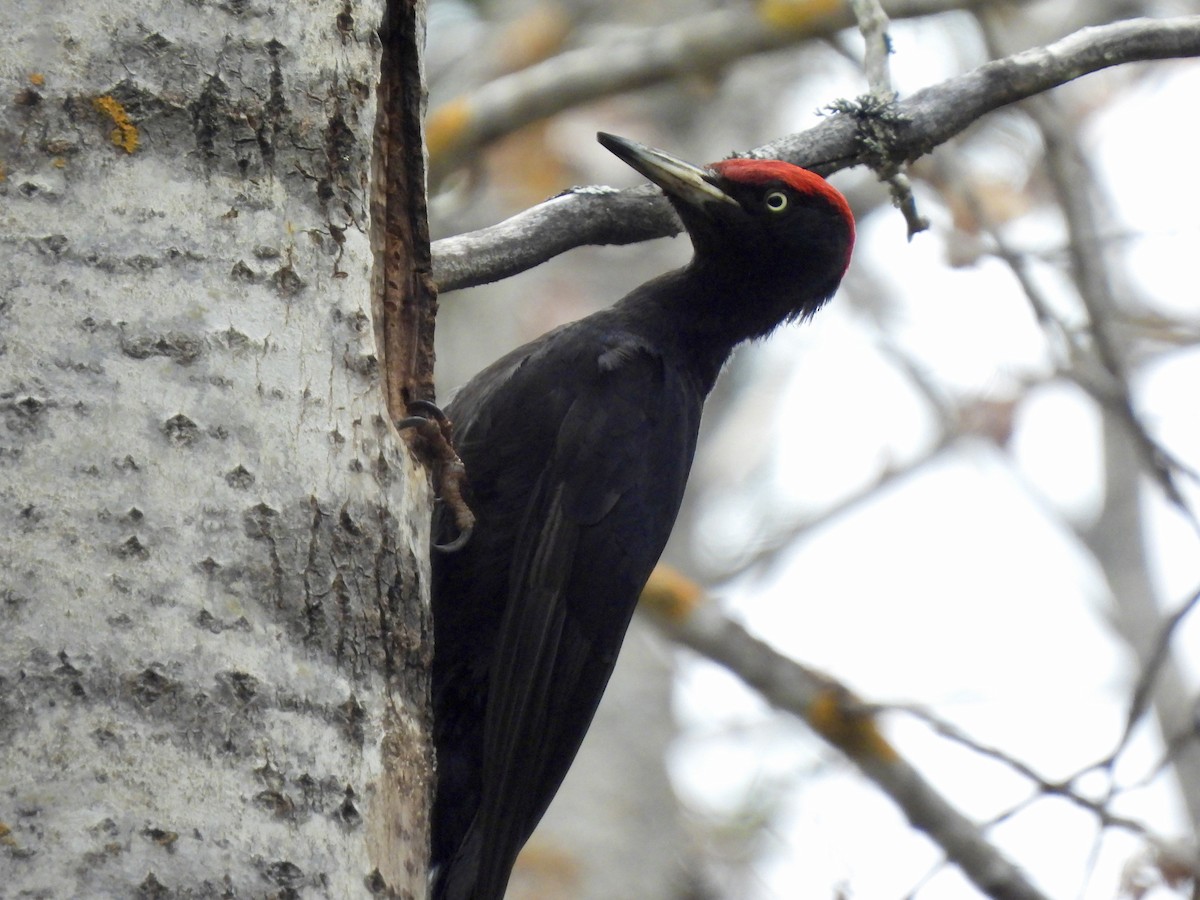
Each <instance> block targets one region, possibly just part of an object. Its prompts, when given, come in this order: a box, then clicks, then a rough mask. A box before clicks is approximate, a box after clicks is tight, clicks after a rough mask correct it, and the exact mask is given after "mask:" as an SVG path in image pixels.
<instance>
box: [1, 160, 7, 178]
mask: <svg viewBox="0 0 1200 900" xmlns="http://www.w3.org/2000/svg"><path fill="white" fill-rule="evenodd" d="M6 178H8V168H7V167H6V166H5V165H4V163H2V162H0V181H4V180H5V179H6Z"/></svg>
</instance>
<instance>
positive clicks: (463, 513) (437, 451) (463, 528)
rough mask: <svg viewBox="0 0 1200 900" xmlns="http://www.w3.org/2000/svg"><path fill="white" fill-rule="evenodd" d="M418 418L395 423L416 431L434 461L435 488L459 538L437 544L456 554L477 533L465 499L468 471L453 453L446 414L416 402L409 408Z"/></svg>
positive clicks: (472, 515)
mask: <svg viewBox="0 0 1200 900" xmlns="http://www.w3.org/2000/svg"><path fill="white" fill-rule="evenodd" d="M408 409H409V410H410V411H415V412H416V413H417V415H410V416H405V417H404V418H403V419H400V420H399V421H398V422H396V429H397V430H398V431H404V430H405V429H408V428H412V429H415V430H416V432H417V434H419V435H420V436H421V437H422V438H423V439H424V441H425V445H426V447H428V449H429V453H430V456H431V457H432V461H433V484H434V490H435V491H436V492H437V496H438V498H439V499H440V500H441V501H442V502H443V503H445V504H446V505H447V506H449V507H450V511H451V512H452V513H453V515H454V524H455V526H456V527H457V528H458V536H457V537H456V538H455V539H454V540H452V541H449V542H447V543H445V544H434V545H433V546H434V548H435V549H437V550H440V551H442V552H443V553H453V552H454V551H456V550H461V549H462V548H463V547H465V546H466V544H467V541H469V540H470V539H471V532H472V531H473V530H474V529H475V514H474V513H473V512H471V508H470V507H469V506H468V505H467V501H466V500H465V499H464V498H463V486H464V485H465V484H466V482H467V469H466V467H465V466H464V465H463V462H462V460H461V459H459V458H458V453H457V451H455V449H454V432H453V426H452V425H451V422H450V420H449V419H448V418H446V414H445V413H444V412H442V411H441V409H440V408H439V407H438V406H437V405H436V404H433V403H430V402H429V401H428V400H413V401H412V402H411V403H409V404H408Z"/></svg>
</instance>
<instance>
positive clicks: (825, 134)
mask: <svg viewBox="0 0 1200 900" xmlns="http://www.w3.org/2000/svg"><path fill="white" fill-rule="evenodd" d="M1192 56H1200V16H1180V17H1178V18H1171V19H1130V20H1127V21H1123V22H1116V23H1113V24H1111V25H1103V26H1096V27H1093V28H1084V29H1082V30H1080V31H1077V32H1075V33H1074V34H1071V35H1068V36H1067V37H1065V38H1063V39H1062V40H1060V41H1057V42H1055V43H1053V44H1050V45H1048V46H1046V47H1036V48H1033V49H1030V50H1026V51H1023V52H1021V53H1017V54H1015V55H1013V56H1010V57H1007V58H1005V59H999V60H995V61H994V62H990V63H987V64H985V65H983V66H980V67H979V68H977V69H974V70H973V71H971V72H968V73H966V74H964V75H959V76H957V77H955V78H951V79H949V80H947V81H944V82H942V83H941V84H939V85H935V86H933V87H929V88H926V89H924V90H922V91H919V92H917V93H916V94H914V95H913V96H911V97H909V98H908V99H906V100H904V101H902V102H900V103H898V104H897V105H896V111H897V113H898V114H899V121H897V122H895V123H894V126H893V136H892V137H893V139H892V142H891V145H890V147H889V148H888V149H889V156H890V158H891V160H892V161H893V162H895V163H897V164H900V163H904V162H911V161H912V160H915V159H918V158H919V157H921V156H923V155H925V154H926V153H928V152H930V151H931V150H932V149H933V148H934V147H936V146H938V145H939V144H942V143H944V142H945V141H947V140H949V139H950V138H952V137H954V136H955V135H957V134H958V133H960V132H961V131H963V130H964V129H965V128H966V127H967V126H968V125H970V124H972V123H973V122H974V121H975V120H976V119H978V118H980V117H981V116H983V115H985V114H987V113H989V112H992V111H993V110H996V109H998V108H1000V107H1002V106H1006V105H1008V104H1010V103H1015V102H1017V101H1018V100H1024V99H1025V98H1027V97H1031V96H1033V95H1034V94H1038V93H1041V92H1043V91H1046V90H1049V89H1050V88H1053V87H1057V86H1058V85H1061V84H1065V83H1066V82H1068V81H1072V80H1074V79H1076V78H1079V77H1080V76H1082V75H1086V74H1088V73H1090V72H1096V71H1099V70H1100V69H1105V68H1108V67H1110V66H1115V65H1122V64H1125V63H1131V62H1139V61H1145V60H1153V59H1169V58H1177V57H1192ZM748 155H750V156H753V157H757V158H774V159H784V160H787V161H789V162H793V163H796V164H797V165H802V166H805V167H806V168H809V169H812V170H814V171H816V172H820V173H821V174H825V175H827V174H829V173H831V172H836V171H838V170H840V169H845V168H847V167H849V166H852V165H855V164H857V163H859V162H861V161H862V159H863V151H862V148H861V147H860V146H859V136H858V131H857V123H856V122H855V121H854V120H853V119H852V118H851V117H849V116H834V117H833V118H830V119H828V120H827V121H825V122H822V123H821V124H820V125H818V126H817V127H815V128H811V129H809V130H808V131H805V132H802V133H799V134H793V135H788V136H787V137H784V138H781V139H780V140H778V141H773V142H771V143H770V144H767V145H765V146H763V147H760V148H758V149H756V150H754V151H751V153H750V154H748ZM679 230H680V225H679V222H678V220H677V219H676V218H675V216H674V213H673V212H672V211H671V208H670V205H669V204H668V203H667V201H666V199H665V198H664V197H663V196H662V195H661V194H660V193H659V192H658V191H657V190H654V189H651V188H649V187H646V186H642V187H638V188H633V189H630V190H625V191H612V190H610V189H595V188H591V189H586V190H573V191H569V192H567V193H565V194H562V195H560V196H558V197H555V198H554V199H552V200H549V201H547V202H546V203H542V204H539V205H538V206H536V207H533V208H532V209H530V210H526V211H525V212H522V213H520V214H518V215H516V216H513V217H512V218H511V219H508V220H506V221H505V222H501V223H500V224H499V225H494V226H491V227H489V228H484V229H481V230H479V231H475V232H471V233H469V234H464V235H458V236H455V237H451V238H445V239H443V240H440V241H438V242H437V243H436V244H434V274H435V278H436V280H437V282H438V284H439V285H440V286H441V289H442V290H443V291H449V290H455V289H458V288H463V287H471V286H473V285H477V284H485V283H487V282H490V281H496V280H499V279H501V278H506V277H509V276H511V275H515V274H517V273H518V272H522V271H524V270H526V269H529V268H532V267H533V266H536V265H539V264H540V263H543V262H545V261H546V260H548V259H550V258H551V257H553V256H556V255H557V254H559V253H562V252H564V251H566V250H569V249H571V248H573V247H578V246H582V245H584V244H623V243H634V242H637V241H643V240H648V239H650V238H656V237H666V236H668V235H673V234H678V233H679Z"/></svg>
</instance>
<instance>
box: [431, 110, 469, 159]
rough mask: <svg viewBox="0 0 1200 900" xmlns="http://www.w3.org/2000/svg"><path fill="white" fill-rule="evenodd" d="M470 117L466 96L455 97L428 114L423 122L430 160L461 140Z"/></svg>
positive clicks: (442, 154) (436, 157)
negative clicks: (426, 119) (427, 117)
mask: <svg viewBox="0 0 1200 900" xmlns="http://www.w3.org/2000/svg"><path fill="white" fill-rule="evenodd" d="M471 119H472V114H471V104H470V103H469V102H468V101H467V98H466V97H457V98H456V99H454V100H451V101H450V102H449V103H446V104H443V105H442V106H439V107H438V108H437V109H435V110H434V111H433V112H431V113H430V114H429V119H428V121H427V122H426V123H425V144H426V146H427V147H428V148H429V159H430V161H431V162H432V161H433V160H436V159H438V158H439V157H441V156H444V155H445V154H446V152H447V151H448V150H449V149H450V148H452V147H453V146H454V145H455V144H457V143H458V142H459V141H461V140H462V137H463V133H464V132H465V131H466V130H467V126H468V125H470V124H471Z"/></svg>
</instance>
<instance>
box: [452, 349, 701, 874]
mask: <svg viewBox="0 0 1200 900" xmlns="http://www.w3.org/2000/svg"><path fill="white" fill-rule="evenodd" d="M584 365H585V366H589V365H590V368H591V371H590V372H588V371H585V372H583V373H579V374H580V375H581V377H579V378H578V380H577V381H576V382H575V385H574V386H573V387H574V390H573V391H572V394H573V396H571V397H570V402H569V405H568V406H567V408H566V411H565V414H564V415H562V417H561V424H560V425H559V427H558V429H557V433H556V434H555V435H554V443H553V447H552V450H551V452H550V455H549V459H548V461H547V463H546V465H545V466H544V468H543V469H542V471H541V474H540V476H539V477H538V478H537V479H536V483H535V484H534V487H533V489H532V490H531V491H530V492H529V494H528V496H527V497H526V498H522V499H523V500H524V512H523V517H522V520H521V523H520V525H519V527H518V529H517V538H516V541H515V544H514V547H513V550H512V553H513V555H512V564H511V569H510V571H509V581H508V591H507V602H506V607H505V612H504V618H503V620H502V623H501V626H500V632H499V637H498V641H497V646H496V651H495V654H494V656H493V657H492V673H491V686H490V690H489V694H488V706H487V714H486V724H485V729H484V747H483V761H484V767H483V786H482V796H481V800H480V807H479V811H478V813H477V815H476V820H475V822H474V824H473V827H472V830H473V831H476V832H478V833H479V834H480V835H488V837H489V840H491V841H492V843H494V844H498V845H497V846H488V847H481V848H478V849H479V850H480V852H481V858H480V869H479V873H478V881H477V884H476V891H477V893H476V894H475V895H474V896H477V897H493V896H495V897H499V896H501V893H502V890H503V885H504V883H505V882H506V881H507V878H508V873H509V869H510V867H511V864H512V861H513V859H514V858H515V856H516V854H517V852H518V851H519V850H520V847H521V845H522V844H523V843H524V842H525V840H526V839H527V838H528V836H529V833H530V832H531V831H532V830H533V827H534V826H535V825H536V823H537V821H538V819H540V818H541V815H542V813H543V812H545V808H546V806H547V805H548V804H549V802H550V799H551V798H552V797H553V795H554V792H555V791H556V790H557V788H558V785H559V783H560V782H561V780H562V778H563V777H564V776H565V774H566V771H567V769H568V768H569V766H570V763H571V761H572V759H573V758H574V756H575V752H576V750H577V749H578V746H579V743H580V742H581V741H582V739H583V736H584V734H585V733H586V731H587V727H588V725H589V724H590V722H591V719H592V716H593V714H594V712H595V708H596V705H597V703H598V702H599V698H600V695H601V693H602V692H603V690H604V686H605V684H606V683H607V681H608V677H609V675H610V674H611V672H612V667H613V664H614V663H615V661H616V656H617V652H618V651H619V649H620V645H621V640H622V638H623V637H624V634H625V630H626V628H627V626H628V623H629V619H630V616H631V615H632V613H633V609H634V606H635V605H636V602H637V595H638V593H639V591H640V590H641V588H642V586H643V585H644V583H645V580H646V578H647V577H648V575H649V573H650V570H651V569H652V568H653V566H654V564H655V562H656V561H657V559H658V556H659V554H660V553H661V552H662V548H663V545H664V544H665V543H666V540H667V537H668V535H669V534H670V530H671V526H672V525H673V523H674V519H675V514H676V512H677V510H678V505H679V501H680V499H681V497H682V493H683V486H684V483H685V482H686V478H687V471H688V469H689V467H690V464H691V457H692V452H693V449H694V446H695V434H696V430H697V426H698V419H699V408H700V401H701V397H700V395H699V393H698V392H697V391H696V390H695V389H694V387H692V388H689V386H687V385H684V384H683V382H682V381H681V376H680V375H679V374H678V372H677V370H676V369H674V368H673V367H671V366H669V365H667V364H665V363H664V361H663V359H662V358H661V356H660V355H659V354H658V353H656V352H654V351H653V350H652V349H650V348H649V347H646V346H644V345H642V344H640V343H639V342H637V341H635V340H628V341H624V342H613V343H611V344H610V345H609V346H607V347H605V348H602V351H601V352H600V353H598V354H593V355H591V359H589V360H585V361H584ZM520 375H521V373H520V372H517V373H515V374H514V375H513V378H514V379H519V378H520ZM529 375H530V377H536V372H535V371H531V372H530V373H529ZM518 387H519V386H518ZM521 393H524V392H523V391H521ZM526 396H528V395H527V394H526ZM497 836H501V838H500V840H498V841H497V840H496V837H497Z"/></svg>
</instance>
